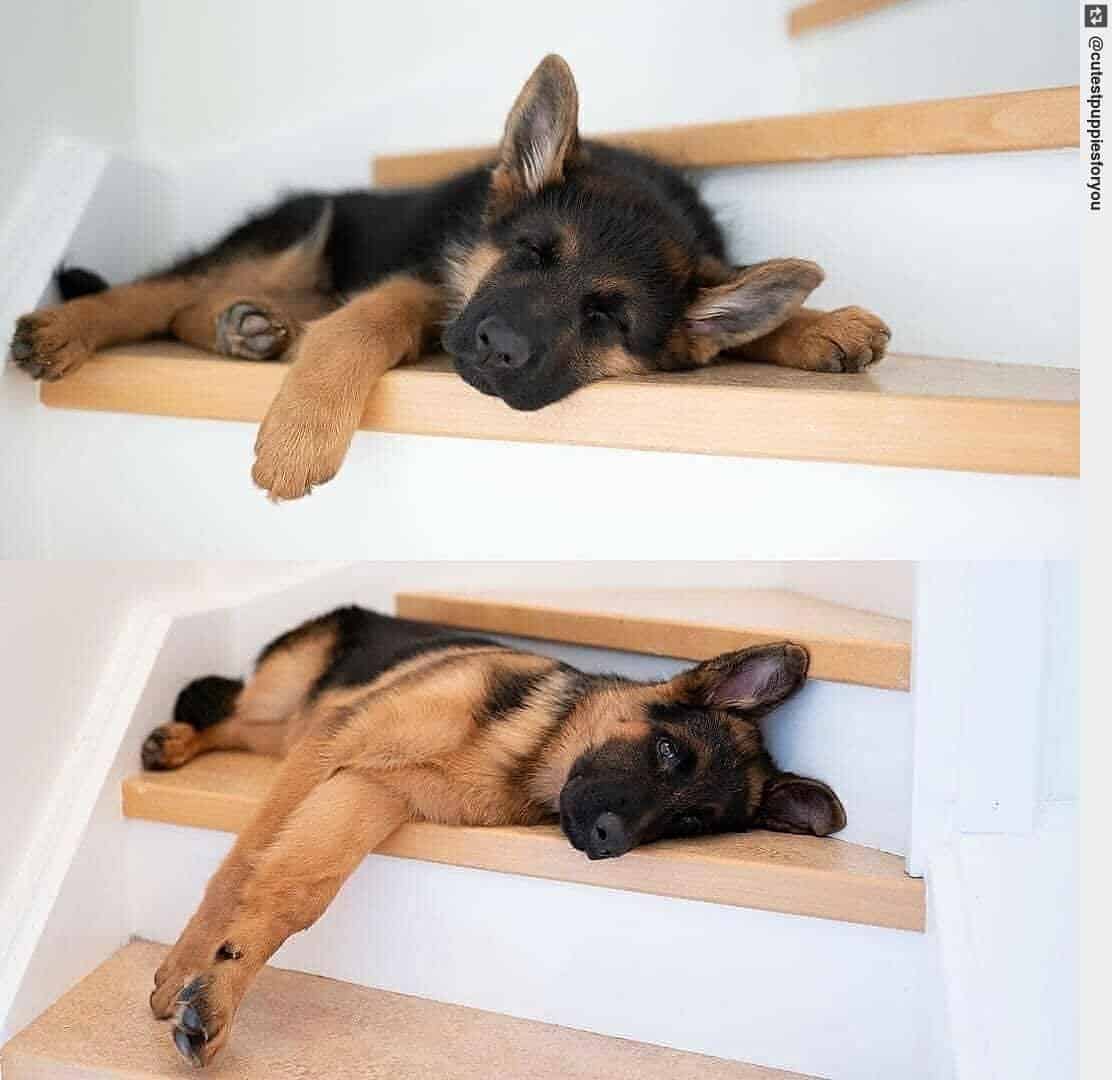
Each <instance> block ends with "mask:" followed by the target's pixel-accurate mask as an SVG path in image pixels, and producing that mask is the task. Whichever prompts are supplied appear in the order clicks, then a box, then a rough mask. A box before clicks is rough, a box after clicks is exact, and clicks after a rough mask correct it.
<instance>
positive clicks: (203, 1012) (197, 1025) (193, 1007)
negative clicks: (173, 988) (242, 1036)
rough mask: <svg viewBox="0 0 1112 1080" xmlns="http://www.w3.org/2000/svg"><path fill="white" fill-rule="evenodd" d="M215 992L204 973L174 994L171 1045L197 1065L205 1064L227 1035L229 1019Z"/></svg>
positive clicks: (210, 981) (199, 1066)
mask: <svg viewBox="0 0 1112 1080" xmlns="http://www.w3.org/2000/svg"><path fill="white" fill-rule="evenodd" d="M215 991H216V988H215V986H214V985H213V983H212V980H211V979H210V978H209V977H208V976H206V975H198V976H197V978H195V979H194V980H193V981H192V982H191V983H189V985H188V986H186V987H185V988H184V989H183V990H182V991H181V993H180V994H178V998H177V1002H176V1008H175V1010H174V1034H173V1038H174V1046H175V1047H177V1050H178V1053H179V1054H181V1056H182V1057H183V1058H185V1060H186V1061H188V1062H189V1064H190V1065H194V1066H196V1067H197V1068H203V1067H204V1066H205V1065H207V1064H208V1063H209V1062H210V1061H211V1060H212V1059H213V1057H214V1056H215V1055H216V1053H217V1052H218V1051H219V1050H220V1048H221V1047H222V1046H223V1045H224V1043H225V1042H226V1041H227V1037H228V1025H229V1021H230V1019H231V1018H230V1016H228V1015H227V1014H226V1013H225V1011H224V1009H223V1008H222V1007H221V1006H220V1004H219V1002H218V996H219V995H218V994H217V993H216V992H215Z"/></svg>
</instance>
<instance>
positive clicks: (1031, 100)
mask: <svg viewBox="0 0 1112 1080" xmlns="http://www.w3.org/2000/svg"><path fill="white" fill-rule="evenodd" d="M1079 108H1080V90H1079V88H1078V87H1077V86H1055V87H1048V88H1040V89H1035V90H1019V91H1013V92H1010V93H1004V94H978V95H975V96H973V97H961V98H941V99H936V100H933V101H911V102H905V103H901V104H896V105H871V106H867V107H865V108H856V109H836V110H832V111H829V112H814V113H798V114H795V115H789V116H768V117H759V118H756V119H750V120H732V121H726V122H724V123H711V124H684V125H680V126H676V127H667V128H652V129H648V130H645V131H629V132H614V133H610V134H605V135H599V136H597V137H598V138H600V139H603V140H605V141H606V142H610V143H614V144H616V145H620V146H629V147H633V148H634V149H638V150H645V151H648V152H649V153H652V154H656V155H658V156H659V157H662V158H664V159H666V160H669V161H673V162H675V163H676V164H679V165H686V166H689V167H692V168H722V167H726V166H733V165H766V164H773V163H777V162H799V161H833V160H838V159H844V158H871V157H897V156H903V155H908V154H970V153H992V152H998V151H1015V150H1045V149H1057V148H1061V147H1072V146H1078V145H1079V142H1080V137H1079V128H1078V125H1077V113H1078V109H1079ZM493 156H494V147H493V146H470V147H460V148H456V149H450V150H428V151H424V152H418V153H409V154H383V155H380V156H378V157H376V158H375V159H374V161H373V165H372V177H373V179H374V182H375V184H376V185H377V186H378V187H409V186H413V185H417V184H427V183H431V182H433V181H435V180H442V179H443V178H444V177H446V176H451V175H452V174H453V173H455V172H459V171H460V170H462V169H469V168H472V167H474V166H476V165H481V164H483V163H484V162H487V161H490V160H491V159H492V158H493Z"/></svg>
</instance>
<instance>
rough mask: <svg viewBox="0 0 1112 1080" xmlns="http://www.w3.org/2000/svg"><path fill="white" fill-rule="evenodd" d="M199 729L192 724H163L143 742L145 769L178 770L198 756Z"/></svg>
mask: <svg viewBox="0 0 1112 1080" xmlns="http://www.w3.org/2000/svg"><path fill="white" fill-rule="evenodd" d="M196 741H197V729H196V728H194V727H192V726H191V725H190V724H178V723H170V724H162V725H160V726H159V727H156V728H155V729H154V731H152V732H151V733H150V734H149V735H148V736H147V737H146V739H144V740H143V749H142V751H141V753H142V758H143V768H144V769H150V770H152V771H155V772H158V771H162V770H165V769H177V768H179V767H180V766H182V765H184V764H185V763H186V762H187V761H189V760H190V759H191V758H193V757H194V756H195V755H196V748H195V743H196Z"/></svg>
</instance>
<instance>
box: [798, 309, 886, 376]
mask: <svg viewBox="0 0 1112 1080" xmlns="http://www.w3.org/2000/svg"><path fill="white" fill-rule="evenodd" d="M891 336H892V332H891V331H890V330H889V329H888V327H887V326H886V325H885V323H884V322H882V321H881V320H880V319H879V318H877V316H875V315H874V314H873V313H872V312H871V311H866V310H865V309H864V308H859V307H844V308H838V309H837V310H836V311H828V312H826V314H824V315H822V316H821V317H820V318H818V319H816V320H815V321H814V322H813V323H812V324H811V325H810V326H808V327H807V328H806V330H804V331H803V333H802V335H801V336H800V342H799V350H800V355H801V357H802V359H803V361H804V363H803V364H801V365H800V366H801V367H806V368H807V369H808V370H810V371H844V372H854V371H864V370H865V369H866V368H868V367H871V366H872V365H873V364H875V363H877V361H879V360H881V359H882V358H883V357H884V353H885V351H886V350H887V348H888V341H889V339H890V338H891Z"/></svg>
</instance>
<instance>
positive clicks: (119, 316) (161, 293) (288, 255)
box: [15, 205, 334, 379]
mask: <svg viewBox="0 0 1112 1080" xmlns="http://www.w3.org/2000/svg"><path fill="white" fill-rule="evenodd" d="M331 220H332V219H331V205H329V209H328V210H327V211H326V213H324V214H323V215H322V216H321V220H320V221H319V222H318V223H317V225H316V226H315V227H314V228H313V230H312V231H311V232H310V233H309V235H308V236H307V237H306V238H305V239H304V240H302V241H301V242H300V243H298V244H295V245H294V246H292V247H290V248H288V249H287V250H286V251H282V252H278V253H277V254H275V255H269V256H263V257H252V258H242V259H237V260H234V261H231V262H228V263H224V264H220V265H217V266H214V267H212V268H210V269H208V270H206V271H205V272H203V273H197V274H191V275H188V276H176V275H175V276H167V277H154V278H148V279H146V280H143V281H137V282H135V283H134V284H131V285H121V286H118V287H116V288H113V289H108V290H107V291H105V292H102V293H97V294H95V295H93V296H82V297H79V298H78V299H76V300H70V301H69V302H68V303H65V304H60V305H58V306H56V307H49V308H43V309H42V310H40V311H36V312H34V313H33V314H31V315H26V316H24V317H23V318H21V319H20V320H19V322H18V323H17V325H16V335H15V336H16V340H17V341H22V342H24V343H26V344H27V345H29V346H30V347H31V350H32V354H31V356H30V357H29V359H28V361H27V362H28V363H29V365H30V366H32V367H38V368H39V369H41V371H42V375H43V378H46V379H59V378H61V377H62V376H63V375H65V374H66V373H67V372H69V371H73V370H75V369H76V368H78V367H80V366H81V365H82V364H83V363H84V362H85V361H86V360H87V359H88V358H89V357H90V356H91V355H92V354H93V353H94V352H96V351H97V349H103V348H107V347H108V346H110V345H122V344H126V343H128V342H132V341H143V340H145V339H147V338H152V337H159V336H162V335H166V334H170V335H173V336H174V337H177V338H178V339H179V340H181V341H184V342H186V343H187V344H191V345H196V346H197V347H199V348H203V349H209V350H211V351H214V352H221V351H226V350H224V349H223V348H222V342H221V341H220V339H219V337H218V336H217V332H216V330H217V325H218V322H219V319H220V316H221V315H222V314H223V313H224V311H226V310H227V308H228V307H230V306H231V305H232V304H233V303H236V302H241V301H251V302H254V303H257V304H258V306H260V307H262V308H264V309H267V310H269V311H271V312H272V313H273V322H274V325H275V328H276V333H277V334H279V335H280V337H281V345H282V347H285V346H286V345H288V344H289V342H291V341H292V340H293V339H294V338H295V337H296V334H297V331H298V329H299V323H300V321H301V320H305V319H310V318H317V317H319V316H320V315H323V314H324V313H325V312H326V311H327V310H329V309H330V308H331V307H332V306H334V302H333V301H332V300H331V299H330V298H329V297H328V296H327V294H326V293H325V292H324V291H322V290H324V289H325V288H326V286H327V281H326V278H325V272H324V259H323V253H324V244H325V242H326V241H327V237H328V229H329V228H330V227H331ZM233 355H238V354H233Z"/></svg>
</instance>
